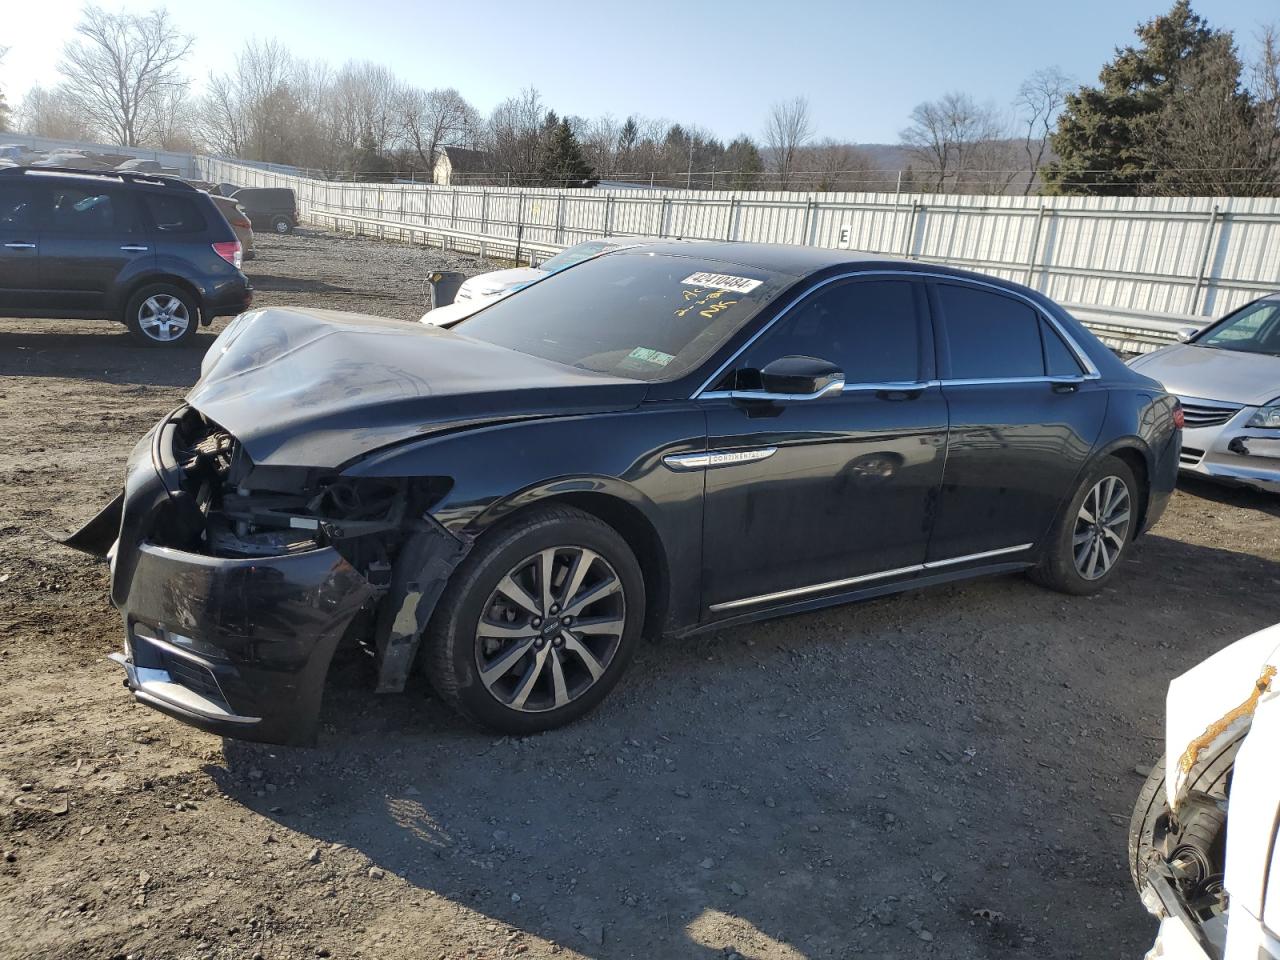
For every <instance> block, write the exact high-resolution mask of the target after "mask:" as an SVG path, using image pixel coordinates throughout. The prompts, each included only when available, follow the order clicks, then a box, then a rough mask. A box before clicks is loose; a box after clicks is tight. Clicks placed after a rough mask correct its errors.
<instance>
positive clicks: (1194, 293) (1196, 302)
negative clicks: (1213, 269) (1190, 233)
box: [1187, 203, 1225, 316]
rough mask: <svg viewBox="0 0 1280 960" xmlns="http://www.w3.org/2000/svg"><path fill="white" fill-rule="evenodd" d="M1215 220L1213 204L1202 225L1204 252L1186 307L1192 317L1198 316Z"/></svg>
mask: <svg viewBox="0 0 1280 960" xmlns="http://www.w3.org/2000/svg"><path fill="white" fill-rule="evenodd" d="M1224 219H1225V217H1224ZM1217 220H1218V205H1217V204H1216V203H1215V204H1214V205H1213V209H1212V210H1210V211H1209V221H1208V222H1207V223H1206V224H1205V225H1204V251H1203V252H1202V253H1201V254H1200V269H1199V270H1198V271H1197V272H1196V285H1195V286H1194V287H1192V288H1191V302H1190V304H1188V305H1187V313H1189V314H1192V315H1193V316H1199V314H1200V290H1201V288H1202V287H1203V286H1204V278H1205V273H1206V271H1207V270H1208V269H1209V255H1210V254H1211V253H1212V252H1213V232H1214V231H1213V228H1214V225H1215V224H1216V223H1217Z"/></svg>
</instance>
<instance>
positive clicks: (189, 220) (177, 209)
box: [147, 193, 205, 233]
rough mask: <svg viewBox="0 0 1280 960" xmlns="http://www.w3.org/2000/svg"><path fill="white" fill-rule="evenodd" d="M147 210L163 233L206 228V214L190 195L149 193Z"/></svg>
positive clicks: (191, 231) (186, 231) (188, 231)
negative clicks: (176, 195) (202, 212)
mask: <svg viewBox="0 0 1280 960" xmlns="http://www.w3.org/2000/svg"><path fill="white" fill-rule="evenodd" d="M147 210H148V211H149V212H150V214H151V221H152V222H153V223H154V224H155V225H156V229H157V230H158V231H160V232H161V233H200V232H201V231H203V230H204V228H205V222H204V215H203V214H201V213H200V208H199V207H198V206H196V202H195V201H194V200H192V199H191V198H190V197H175V196H172V195H170V194H163V193H160V194H149V195H148V196H147Z"/></svg>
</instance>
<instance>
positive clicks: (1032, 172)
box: [1014, 67, 1075, 194]
mask: <svg viewBox="0 0 1280 960" xmlns="http://www.w3.org/2000/svg"><path fill="white" fill-rule="evenodd" d="M1074 86H1075V81H1073V80H1072V79H1071V78H1070V77H1068V76H1067V75H1066V74H1065V73H1063V72H1062V71H1061V70H1060V69H1058V68H1057V67H1045V68H1044V69H1043V70H1037V71H1036V72H1035V73H1033V74H1032V75H1031V76H1029V77H1027V79H1026V80H1024V81H1022V85H1021V86H1020V87H1018V96H1017V97H1016V98H1015V100H1014V106H1015V108H1016V109H1017V111H1018V115H1019V119H1020V120H1021V121H1022V123H1023V124H1024V126H1025V127H1026V130H1025V132H1024V133H1023V137H1022V146H1023V150H1024V152H1025V153H1026V155H1027V167H1028V173H1027V185H1026V187H1025V189H1023V191H1022V192H1023V194H1029V193H1030V192H1031V188H1032V187H1034V186H1035V182H1036V175H1037V173H1038V171H1039V170H1040V166H1041V164H1043V163H1044V161H1045V158H1046V155H1047V154H1048V152H1049V137H1050V135H1051V134H1052V133H1053V129H1054V126H1055V125H1056V124H1057V122H1058V114H1059V113H1061V112H1062V108H1063V106H1064V105H1065V104H1066V102H1067V94H1068V93H1070V92H1071V89H1072V88H1073V87H1074Z"/></svg>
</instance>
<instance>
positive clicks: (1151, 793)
mask: <svg viewBox="0 0 1280 960" xmlns="http://www.w3.org/2000/svg"><path fill="white" fill-rule="evenodd" d="M1168 815H1169V802H1168V799H1167V798H1166V797H1165V789H1164V757H1161V758H1160V762H1159V763H1157V764H1156V765H1155V766H1154V767H1152V768H1151V773H1149V774H1148V775H1147V782H1146V783H1144V784H1143V785H1142V791H1141V792H1140V793H1139V794H1138V799H1137V802H1136V803H1134V805H1133V816H1132V817H1130V818H1129V878H1130V879H1131V880H1132V881H1133V886H1134V889H1136V890H1137V891H1138V893H1142V887H1143V884H1145V883H1146V881H1147V863H1148V861H1149V860H1150V858H1151V850H1152V844H1153V842H1154V836H1155V831H1156V827H1157V825H1158V824H1159V822H1160V821H1161V820H1162V819H1163V818H1165V817H1167V816H1168Z"/></svg>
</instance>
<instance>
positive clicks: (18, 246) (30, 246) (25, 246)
mask: <svg viewBox="0 0 1280 960" xmlns="http://www.w3.org/2000/svg"><path fill="white" fill-rule="evenodd" d="M5 246H6V247H8V248H9V249H10V250H34V249H35V248H36V245H35V244H34V243H21V242H17V241H15V242H13V243H6V244H5Z"/></svg>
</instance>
